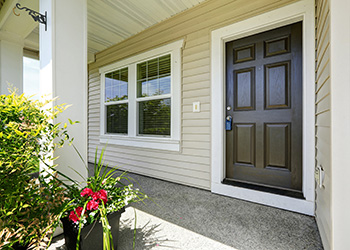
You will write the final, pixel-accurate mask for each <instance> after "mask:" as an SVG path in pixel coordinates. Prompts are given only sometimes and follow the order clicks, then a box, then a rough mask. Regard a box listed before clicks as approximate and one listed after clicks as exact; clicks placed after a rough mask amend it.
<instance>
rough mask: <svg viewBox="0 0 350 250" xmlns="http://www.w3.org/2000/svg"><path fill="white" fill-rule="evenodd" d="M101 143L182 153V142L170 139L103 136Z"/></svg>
mask: <svg viewBox="0 0 350 250" xmlns="http://www.w3.org/2000/svg"><path fill="white" fill-rule="evenodd" d="M100 143H104V144H105V143H107V144H112V145H121V146H128V147H140V148H151V149H160V150H169V151H180V141H178V140H172V139H170V138H152V137H129V136H127V135H125V136H123V135H101V136H100Z"/></svg>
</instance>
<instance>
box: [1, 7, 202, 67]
mask: <svg viewBox="0 0 350 250" xmlns="http://www.w3.org/2000/svg"><path fill="white" fill-rule="evenodd" d="M0 1H2V3H3V2H4V6H3V8H2V9H1V10H0V32H11V33H15V34H16V35H20V36H21V37H22V38H24V44H25V47H26V48H28V49H31V50H37V51H38V50H39V29H38V24H37V23H34V22H33V21H32V20H31V18H30V17H29V16H28V15H26V13H22V12H21V15H20V16H15V15H14V14H13V12H12V8H13V7H14V6H15V4H16V3H17V2H18V3H20V4H21V5H22V6H27V7H30V8H33V9H34V10H38V9H39V0H6V1H5V0H0ZM204 1H206V0H171V1H161V0H143V1H140V0H88V1H87V3H88V13H87V15H88V60H89V62H91V61H93V59H94V54H95V53H97V52H99V51H102V50H104V49H106V48H108V47H110V46H112V45H113V44H116V43H119V42H121V41H123V40H125V39H126V38H128V37H130V36H132V35H135V34H137V33H139V32H141V31H143V30H145V29H147V28H149V27H151V26H152V25H155V24H157V23H159V22H161V21H163V20H165V19H167V18H170V17H171V16H173V15H176V14H178V13H180V12H182V11H185V10H187V9H189V8H192V7H194V6H195V5H198V4H200V3H201V2H204ZM28 18H29V19H30V20H28Z"/></svg>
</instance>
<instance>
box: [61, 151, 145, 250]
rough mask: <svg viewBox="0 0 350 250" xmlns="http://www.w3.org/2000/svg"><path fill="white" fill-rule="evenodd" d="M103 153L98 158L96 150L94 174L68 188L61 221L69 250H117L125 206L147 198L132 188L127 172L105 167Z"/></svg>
mask: <svg viewBox="0 0 350 250" xmlns="http://www.w3.org/2000/svg"><path fill="white" fill-rule="evenodd" d="M104 150H105V149H102V151H101V155H100V157H99V158H98V157H97V152H98V150H97V149H96V153H95V163H94V170H93V173H92V175H91V176H90V177H88V178H87V180H86V182H85V183H83V185H80V184H79V183H76V182H73V184H72V185H71V186H70V187H69V188H68V193H67V194H66V196H67V197H69V199H68V200H67V203H66V206H65V208H64V217H63V218H62V219H61V221H62V223H63V230H64V237H65V242H66V247H67V249H77V250H78V249H84V250H86V249H116V248H117V241H118V231H119V219H120V216H121V213H122V212H124V211H125V206H127V205H128V204H129V203H131V202H138V201H142V200H144V199H145V198H147V196H146V195H144V194H143V193H142V192H140V191H139V189H137V188H134V187H133V184H132V183H131V181H130V179H129V178H128V176H127V174H126V172H122V173H120V171H119V170H118V169H117V168H115V167H114V168H108V165H107V166H104V164H103V163H104V161H103V154H104ZM88 170H89V169H88ZM70 181H72V180H70ZM84 184H85V185H86V186H84Z"/></svg>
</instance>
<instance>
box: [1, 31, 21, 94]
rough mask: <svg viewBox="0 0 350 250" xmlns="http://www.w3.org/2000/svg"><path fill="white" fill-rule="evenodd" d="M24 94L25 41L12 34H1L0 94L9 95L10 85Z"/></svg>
mask: <svg viewBox="0 0 350 250" xmlns="http://www.w3.org/2000/svg"><path fill="white" fill-rule="evenodd" d="M8 84H10V85H12V86H13V87H15V88H17V89H18V93H20V94H21V93H23V39H22V38H20V37H17V36H15V35H12V34H10V33H6V34H4V33H3V32H2V33H1V34H0V94H8V93H9V92H8V87H9V85H8Z"/></svg>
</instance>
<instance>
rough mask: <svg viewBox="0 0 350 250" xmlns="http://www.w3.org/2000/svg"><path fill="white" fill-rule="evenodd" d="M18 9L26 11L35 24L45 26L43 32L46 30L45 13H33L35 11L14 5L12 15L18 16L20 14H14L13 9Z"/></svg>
mask: <svg viewBox="0 0 350 250" xmlns="http://www.w3.org/2000/svg"><path fill="white" fill-rule="evenodd" d="M16 8H17V9H19V10H25V11H28V15H30V16H31V17H32V18H33V19H34V21H35V22H39V23H42V24H45V31H46V30H47V11H45V15H43V14H41V13H39V12H37V11H35V10H31V9H29V8H27V7H21V5H20V4H19V3H16V6H15V7H14V8H13V13H14V14H15V15H16V16H19V15H20V14H16V12H15V9H16Z"/></svg>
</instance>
